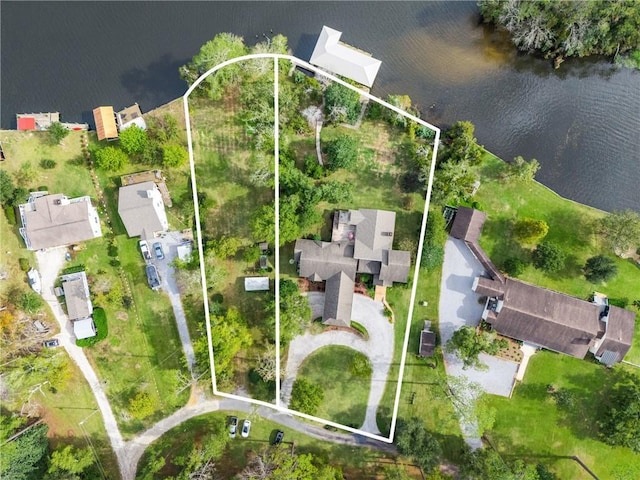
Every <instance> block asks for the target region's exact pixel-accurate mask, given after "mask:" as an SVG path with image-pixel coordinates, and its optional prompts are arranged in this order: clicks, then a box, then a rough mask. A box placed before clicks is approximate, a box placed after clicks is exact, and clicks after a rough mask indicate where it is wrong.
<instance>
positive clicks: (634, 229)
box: [600, 210, 640, 255]
mask: <svg viewBox="0 0 640 480" xmlns="http://www.w3.org/2000/svg"><path fill="white" fill-rule="evenodd" d="M600 227H601V229H602V233H603V235H604V237H605V239H606V241H607V243H608V244H609V246H610V247H611V248H612V249H613V251H614V252H615V254H616V255H622V254H623V253H625V252H626V251H627V250H629V249H630V248H632V247H636V246H638V245H640V215H638V213H637V212H634V211H633V210H624V211H621V212H613V213H610V214H609V215H607V216H606V217H604V218H603V219H602V220H601V221H600Z"/></svg>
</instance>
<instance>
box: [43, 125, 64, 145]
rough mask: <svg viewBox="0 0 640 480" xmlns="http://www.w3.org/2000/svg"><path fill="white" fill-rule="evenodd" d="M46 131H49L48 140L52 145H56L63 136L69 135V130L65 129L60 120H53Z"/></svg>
mask: <svg viewBox="0 0 640 480" xmlns="http://www.w3.org/2000/svg"><path fill="white" fill-rule="evenodd" d="M47 132H48V133H49V140H50V141H51V143H52V144H53V145H58V144H59V143H60V142H61V141H62V140H63V139H64V137H66V136H67V135H69V130H67V129H66V128H65V127H64V126H63V125H62V124H61V123H60V122H53V123H52V124H51V126H49V128H48V130H47Z"/></svg>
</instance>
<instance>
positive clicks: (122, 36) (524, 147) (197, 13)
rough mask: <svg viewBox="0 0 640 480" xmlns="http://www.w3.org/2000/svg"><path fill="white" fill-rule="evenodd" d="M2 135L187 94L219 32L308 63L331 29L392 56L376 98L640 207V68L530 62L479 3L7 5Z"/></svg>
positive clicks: (589, 190)
mask: <svg viewBox="0 0 640 480" xmlns="http://www.w3.org/2000/svg"><path fill="white" fill-rule="evenodd" d="M0 14H1V30H2V31H1V41H2V43H1V44H0V45H1V47H2V51H1V57H0V58H1V60H0V61H1V63H0V67H1V72H0V75H1V77H0V78H1V84H0V85H1V90H0V100H1V104H0V116H1V118H0V121H1V126H2V128H15V113H16V112H31V111H60V112H61V114H62V117H63V120H67V121H91V120H92V119H91V114H90V112H91V110H92V109H93V108H94V107H95V106H97V105H114V106H115V107H116V108H119V107H123V106H126V105H128V104H130V103H132V102H138V103H139V104H140V105H141V107H142V109H143V111H146V110H149V109H151V108H153V107H156V106H158V105H161V104H163V103H166V102H167V101H169V100H171V99H173V98H175V97H177V96H180V95H181V94H182V93H184V91H185V84H184V83H183V82H182V81H181V80H180V78H179V76H178V73H177V71H178V67H179V66H180V65H182V64H184V63H185V62H187V61H188V59H189V58H190V57H191V56H193V55H194V54H195V53H196V52H197V50H198V48H199V47H200V46H201V45H202V44H203V43H204V42H206V41H207V40H209V39H211V38H212V37H213V36H214V35H215V34H216V33H219V32H222V31H231V32H234V33H236V34H239V35H242V36H244V38H245V40H246V42H247V43H249V44H251V43H254V42H256V41H258V39H263V35H271V32H274V33H279V32H280V33H283V34H285V35H286V36H287V37H288V38H289V45H290V47H291V48H292V50H293V52H294V54H295V55H297V56H299V57H301V58H303V59H305V60H308V59H309V56H310V54H311V51H312V50H313V46H314V44H315V41H316V38H317V35H318V33H319V32H320V30H321V28H322V26H323V25H325V24H326V25H328V26H331V27H333V28H336V29H338V30H341V31H343V32H344V34H343V40H344V41H346V42H347V43H351V44H353V45H355V46H357V47H359V48H361V49H363V50H366V51H369V52H371V53H372V54H373V55H374V56H375V57H377V58H379V59H380V60H382V67H381V69H380V73H379V75H378V78H377V80H376V83H375V85H374V88H373V93H374V94H376V95H379V96H385V95H387V94H388V93H406V94H408V95H409V96H410V97H411V98H412V99H413V101H414V103H416V104H417V105H418V106H419V108H420V110H421V111H422V116H423V118H425V119H426V120H428V121H430V122H432V123H435V124H437V125H440V126H443V127H446V126H447V125H450V124H451V123H452V122H454V121H456V120H470V121H472V122H473V123H474V124H475V125H476V136H477V137H478V140H479V142H480V143H482V144H484V145H485V146H486V147H487V148H488V149H489V150H491V151H493V152H494V153H496V154H497V155H499V156H501V157H503V158H505V159H512V158H513V157H514V156H516V155H523V156H524V157H525V158H527V159H529V158H537V159H538V160H539V161H540V163H541V164H542V170H541V171H540V172H539V174H538V179H539V180H540V181H541V182H542V183H544V184H545V185H547V186H549V187H550V188H552V189H554V190H556V191H557V192H558V193H560V194H561V195H564V196H566V197H569V198H571V199H573V200H576V201H579V202H582V203H586V204H589V205H592V206H595V207H598V208H601V209H604V210H613V209H622V208H633V209H635V210H637V211H640V188H639V185H640V72H639V71H632V70H628V69H617V68H615V67H614V66H612V65H611V63H610V62H608V61H606V60H602V59H598V60H571V61H567V62H565V63H564V64H563V65H562V66H561V68H560V69H559V70H553V68H551V67H550V65H549V62H547V61H544V60H540V59H535V58H532V57H530V56H526V55H518V54H517V53H516V52H515V51H514V50H513V48H511V46H510V45H509V44H508V42H507V41H506V40H505V38H504V37H503V36H501V35H499V34H497V33H495V32H492V31H491V30H490V29H487V28H485V27H483V26H482V25H479V23H478V12H477V8H476V6H475V3H473V2H469V3H467V2H442V3H438V2H389V3H386V2H373V3H365V2H353V3H352V2H295V3H294V2H91V3H89V2H62V3H57V2H55V3H54V2H6V1H5V2H1V4H0Z"/></svg>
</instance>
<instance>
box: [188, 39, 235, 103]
mask: <svg viewBox="0 0 640 480" xmlns="http://www.w3.org/2000/svg"><path fill="white" fill-rule="evenodd" d="M246 54H247V47H246V46H245V44H244V40H243V39H242V37H239V36H237V35H234V34H232V33H227V32H223V33H219V34H218V35H216V36H215V37H214V38H213V40H210V41H208V42H207V43H205V44H204V45H203V46H202V47H201V48H200V51H199V52H198V54H197V55H195V56H194V57H193V58H192V59H191V61H190V62H189V63H187V64H186V65H183V66H182V67H180V76H181V77H182V79H183V80H185V81H186V82H187V83H188V84H189V85H191V84H192V83H194V82H195V81H196V80H197V79H198V77H199V76H200V75H202V74H203V73H205V72H207V70H209V69H211V68H212V67H214V66H215V65H218V64H219V63H222V62H224V61H226V60H229V59H232V58H236V57H241V56H243V55H246ZM241 78H242V66H241V64H239V63H234V64H232V65H228V66H227V67H224V68H222V69H220V70H218V71H217V72H216V73H215V74H213V75H209V76H208V77H207V78H205V80H204V81H203V82H202V83H201V84H200V88H199V91H200V92H202V93H203V94H205V95H206V96H208V97H209V98H211V99H212V100H219V99H220V98H222V95H223V94H224V91H225V89H226V87H227V86H229V85H235V84H237V83H238V82H239V81H240V79H241Z"/></svg>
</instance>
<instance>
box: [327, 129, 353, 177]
mask: <svg viewBox="0 0 640 480" xmlns="http://www.w3.org/2000/svg"><path fill="white" fill-rule="evenodd" d="M327 156H328V157H329V165H328V167H329V168H330V169H331V170H337V169H339V168H344V169H347V170H348V169H350V168H351V167H353V165H354V164H355V163H356V160H357V158H358V140H357V139H356V138H355V137H351V136H349V135H341V136H339V137H338V138H336V139H335V140H334V141H332V142H330V143H329V145H328V146H327Z"/></svg>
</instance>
